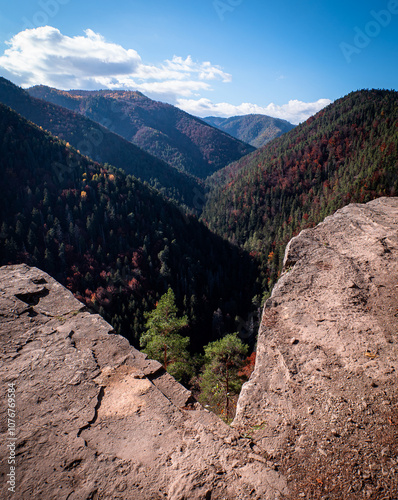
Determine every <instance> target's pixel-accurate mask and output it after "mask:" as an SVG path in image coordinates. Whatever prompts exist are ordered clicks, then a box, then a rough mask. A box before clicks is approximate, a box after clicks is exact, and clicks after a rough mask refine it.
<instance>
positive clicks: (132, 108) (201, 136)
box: [28, 85, 254, 179]
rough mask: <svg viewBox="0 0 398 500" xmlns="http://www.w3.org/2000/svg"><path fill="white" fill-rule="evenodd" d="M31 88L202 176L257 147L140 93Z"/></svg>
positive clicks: (171, 162) (185, 170)
mask: <svg viewBox="0 0 398 500" xmlns="http://www.w3.org/2000/svg"><path fill="white" fill-rule="evenodd" d="M28 92H29V93H30V94H31V95H32V96H35V97H39V98H41V99H45V100H48V101H51V102H54V103H56V104H60V105H62V106H66V107H68V108H69V109H72V110H73V111H76V112H78V113H81V114H83V115H84V116H87V117H88V118H91V119H92V120H95V121H96V122H98V123H101V124H103V125H104V126H106V127H108V128H110V129H111V130H112V131H113V132H116V133H117V134H119V135H121V136H122V137H124V138H125V139H127V140H128V141H131V142H132V143H134V144H136V145H137V146H139V147H141V148H142V149H144V150H145V151H147V152H149V153H150V154H152V155H154V156H156V157H158V158H160V159H162V160H164V161H166V162H167V163H169V164H170V165H172V166H173V167H175V168H177V169H178V170H181V171H184V172H187V173H190V174H192V175H194V176H196V177H198V178H201V179H204V178H206V177H207V176H208V175H211V174H212V173H214V172H216V171H217V170H219V169H220V168H223V167H224V166H226V165H228V164H229V163H231V162H232V161H235V160H238V159H239V158H241V157H242V156H244V155H246V154H248V153H250V152H252V151H253V149H254V148H253V147H252V146H250V145H249V144H246V143H243V142H241V141H239V140H237V139H235V138H233V137H231V136H230V135H228V134H226V133H225V132H222V131H220V130H218V129H216V128H214V127H211V126H209V125H208V124H207V123H205V122H203V121H202V120H200V119H199V118H196V117H194V116H192V115H189V114H188V113H185V112H184V111H182V110H180V109H178V108H176V107H174V106H172V105H170V104H166V103H163V102H159V101H154V100H152V99H149V98H148V97H146V96H144V95H143V94H141V93H140V92H131V91H111V90H101V91H84V90H73V91H69V92H65V91H60V90H56V89H52V88H49V87H45V86H42V85H41V86H36V87H32V88H31V89H29V90H28Z"/></svg>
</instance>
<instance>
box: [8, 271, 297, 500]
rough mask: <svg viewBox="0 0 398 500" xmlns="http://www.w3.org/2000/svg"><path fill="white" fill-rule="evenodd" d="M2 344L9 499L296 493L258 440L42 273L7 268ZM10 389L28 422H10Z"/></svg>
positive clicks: (20, 417) (145, 499)
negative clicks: (237, 428) (290, 490)
mask: <svg viewBox="0 0 398 500" xmlns="http://www.w3.org/2000/svg"><path fill="white" fill-rule="evenodd" d="M0 343H1V351H0V352H1V364H0V379H1V387H2V398H1V403H0V408H1V414H0V415H1V420H0V437H1V458H0V460H1V465H0V475H1V484H0V497H1V498H2V499H6V498H14V499H16V498H18V499H22V500H26V499H35V500H37V499H43V500H51V499H63V500H66V499H68V500H88V499H92V500H95V499H101V500H112V499H120V500H127V499H132V500H135V499H137V500H138V499H139V500H157V499H170V500H183V499H186V500H191V499H211V500H213V499H234V500H236V499H242V500H244V499H247V498H254V499H269V500H274V499H275V500H276V499H279V498H283V497H284V496H285V495H286V494H287V492H288V490H287V485H286V481H285V479H284V477H283V476H282V475H281V474H280V473H279V472H277V471H276V470H275V466H274V464H273V463H271V462H269V461H268V462H267V457H266V455H265V454H264V453H263V451H262V450H261V449H260V448H259V447H258V446H256V445H255V444H254V443H253V441H252V440H251V439H250V438H247V437H241V436H240V435H239V434H238V432H237V431H235V430H233V429H231V428H230V427H228V426H227V425H225V424H224V423H223V422H222V421H220V420H219V419H218V418H217V417H216V416H215V415H213V414H211V413H209V412H208V411H207V410H205V409H204V408H202V407H201V406H200V405H199V404H198V403H195V402H194V401H193V399H192V397H191V394H190V392H188V391H187V390H186V389H184V388H183V387H182V386H181V385H179V384H178V383H177V382H176V381H175V380H174V379H173V378H172V377H171V376H169V375H168V374H167V373H166V372H165V371H164V370H163V368H162V366H161V365H160V364H159V363H157V362H155V361H151V360H148V359H147V357H146V356H145V355H143V354H142V353H140V352H138V351H137V350H135V349H134V348H133V347H131V346H130V345H129V344H128V342H127V341H126V340H125V339H124V338H122V337H120V336H117V335H114V334H112V328H111V326H110V325H109V324H107V323H106V322H105V321H104V320H103V319H101V317H99V316H97V315H93V314H90V313H89V312H87V311H86V310H85V308H84V306H83V305H82V304H81V303H80V302H78V301H77V300H76V299H75V298H74V297H73V296H72V294H71V293H69V292H68V291H67V290H66V289H65V288H63V287H62V286H61V285H60V284H58V283H57V282H56V281H54V280H53V279H52V278H51V277H49V276H48V275H46V274H45V273H43V272H42V271H39V270H38V269H35V268H29V267H27V266H24V265H21V266H6V267H3V268H1V269H0ZM8 384H12V387H13V390H14V389H15V411H16V419H14V418H13V413H12V412H11V413H9V414H8V415H7V410H8V408H7V406H8V401H10V404H11V406H12V405H13V398H11V400H8V399H7V398H6V395H7V388H8V387H9V386H8ZM13 394H14V393H12V394H11V396H12V397H13ZM11 409H13V408H11ZM9 417H10V418H11V420H10V418H9ZM13 420H16V428H15V436H16V440H15V441H14V440H13V432H14V429H13ZM6 444H10V445H11V446H10V447H7V446H6ZM13 444H15V449H14V448H13ZM14 453H15V462H16V464H15V471H14V470H12V469H11V467H13V465H12V463H11V464H10V463H8V461H9V460H10V459H11V462H12V460H13V458H14ZM14 473H15V483H16V485H15V493H12V492H10V491H8V488H9V487H10V486H11V483H9V484H7V480H10V479H11V480H13V479H14V477H11V476H8V474H14Z"/></svg>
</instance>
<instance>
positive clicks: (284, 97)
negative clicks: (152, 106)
mask: <svg viewBox="0 0 398 500" xmlns="http://www.w3.org/2000/svg"><path fill="white" fill-rule="evenodd" d="M397 55H398V1H397V0H379V1H371V0H363V1H361V2H347V1H340V0H334V1H323V2H319V1H317V2H316V1H315V0H301V1H297V0H287V1H285V2H279V3H277V2H271V1H268V0H168V1H167V2H165V1H164V0H139V1H136V0H129V1H128V2H126V1H121V0H113V1H112V2H109V1H103V0H96V1H95V2H94V1H92V0H84V1H82V0H79V1H78V0H13V1H12V2H8V3H7V4H5V5H3V6H2V8H1V10H0V75H1V76H4V77H6V78H9V79H10V80H12V81H13V82H15V83H17V84H19V85H22V86H24V87H28V86H30V85H34V84H40V83H42V84H46V85H50V86H54V87H57V88H65V89H69V88H87V89H96V88H128V89H138V90H140V91H142V92H143V93H144V94H146V95H148V96H149V97H152V98H154V99H158V100H161V101H166V102H170V103H171V104H175V105H178V106H180V107H181V108H182V109H185V110H186V111H188V112H191V113H192V114H196V115H198V116H208V115H219V116H231V115H235V114H246V113H250V112H262V113H265V114H269V115H272V116H277V117H281V118H285V119H288V120H290V121H292V122H294V123H298V122H299V121H302V120H304V119H306V118H307V117H308V116H309V115H311V114H313V113H315V112H316V111H318V110H319V109H321V108H322V107H323V106H325V105H326V104H328V103H329V102H330V101H332V100H335V99H337V98H339V97H341V96H343V95H345V94H347V93H349V92H351V91H353V90H357V89H361V88H371V87H376V88H397V79H398V64H397Z"/></svg>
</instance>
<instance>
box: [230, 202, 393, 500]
mask: <svg viewBox="0 0 398 500" xmlns="http://www.w3.org/2000/svg"><path fill="white" fill-rule="evenodd" d="M397 373H398V198H389V199H387V198H382V199H379V200H375V201H372V202H370V203H368V204H366V205H356V204H355V205H349V206H347V207H345V208H343V209H341V210H339V211H337V212H336V213H335V214H334V215H333V216H330V217H328V218H326V219H325V221H324V222H323V223H321V224H319V225H318V226H317V227H315V228H314V229H307V230H305V231H303V232H302V233H301V234H300V235H299V236H297V237H296V238H293V239H292V240H291V242H290V243H289V245H288V247H287V249H286V254H285V260H284V271H283V274H282V276H281V278H280V280H279V282H278V283H277V285H276V286H275V288H274V290H273V293H272V296H271V298H270V299H269V300H268V301H267V302H266V304H265V307H264V312H263V317H262V323H261V327H260V332H259V338H258V347H257V360H256V367H255V371H254V372H253V374H252V376H251V378H250V380H249V382H247V383H246V384H245V385H244V387H243V390H242V393H241V395H240V398H239V402H238V410H237V415H236V418H235V421H234V423H233V426H234V427H235V429H238V430H240V431H241V432H246V434H248V435H250V436H251V437H252V438H253V439H254V440H255V441H256V442H257V444H258V446H259V447H261V448H262V449H264V450H265V451H266V452H267V454H268V456H269V457H272V458H273V459H274V460H277V461H279V462H280V464H281V470H282V471H284V472H285V474H286V477H287V479H288V483H289V488H290V491H291V498H305V499H312V498H314V499H315V498H316V499H318V498H322V499H325V500H326V499H329V500H331V499H339V500H341V499H344V500H348V499H362V498H370V499H380V500H381V499H383V500H387V499H389V500H396V499H397V498H398V459H397V447H398V401H397V396H398V384H397V382H398V380H397Z"/></svg>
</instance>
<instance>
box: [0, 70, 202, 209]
mask: <svg viewBox="0 0 398 500" xmlns="http://www.w3.org/2000/svg"><path fill="white" fill-rule="evenodd" d="M0 102H2V103H3V104H5V105H7V106H10V107H11V108H12V109H14V110H15V111H17V113H20V114H21V115H22V116H24V117H25V118H27V119H28V120H30V121H32V122H34V123H36V124H37V125H39V126H41V127H43V128H44V129H45V130H48V131H49V132H51V133H52V134H53V135H56V136H58V137H59V138H60V139H63V140H65V141H67V142H69V143H70V144H71V145H72V146H74V147H75V148H76V149H78V150H79V151H80V152H81V153H82V154H84V155H87V156H89V157H90V158H92V159H93V160H95V161H98V162H101V163H109V164H111V165H113V166H115V167H119V168H123V170H124V171H125V172H126V173H128V174H132V175H134V176H135V177H137V178H140V179H141V180H142V181H147V182H148V183H150V184H151V185H152V186H154V187H156V188H157V189H159V190H160V191H161V192H162V193H163V194H164V195H165V196H167V197H171V198H174V199H176V200H177V201H179V202H180V203H182V204H185V205H187V206H188V207H190V208H193V200H194V199H195V193H196V192H197V191H198V190H199V191H201V190H202V188H201V186H200V185H199V182H198V181H197V179H194V178H193V177H192V176H189V175H187V174H185V173H182V172H177V171H176V170H175V169H173V168H172V167H170V166H169V165H168V164H167V163H166V162H163V161H161V160H159V159H157V158H155V157H154V156H152V155H150V154H148V153H147V152H145V151H144V150H142V149H140V148H138V147H137V146H135V145H134V144H131V143H130V142H129V141H127V140H125V139H123V138H122V137H120V136H119V135H117V134H115V133H113V132H111V131H110V130H109V129H107V128H105V127H102V126H101V125H99V124H98V123H96V122H94V121H93V120H90V119H88V118H85V117H84V116H81V115H80V114H78V113H74V112H72V111H70V110H68V109H66V108H64V107H60V106H58V105H55V104H52V103H49V102H46V101H43V100H41V99H36V98H34V97H31V96H30V95H29V94H28V93H27V92H26V91H25V90H23V89H21V88H20V87H17V86H16V85H14V84H13V83H11V82H9V81H8V80H5V79H4V78H0Z"/></svg>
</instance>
